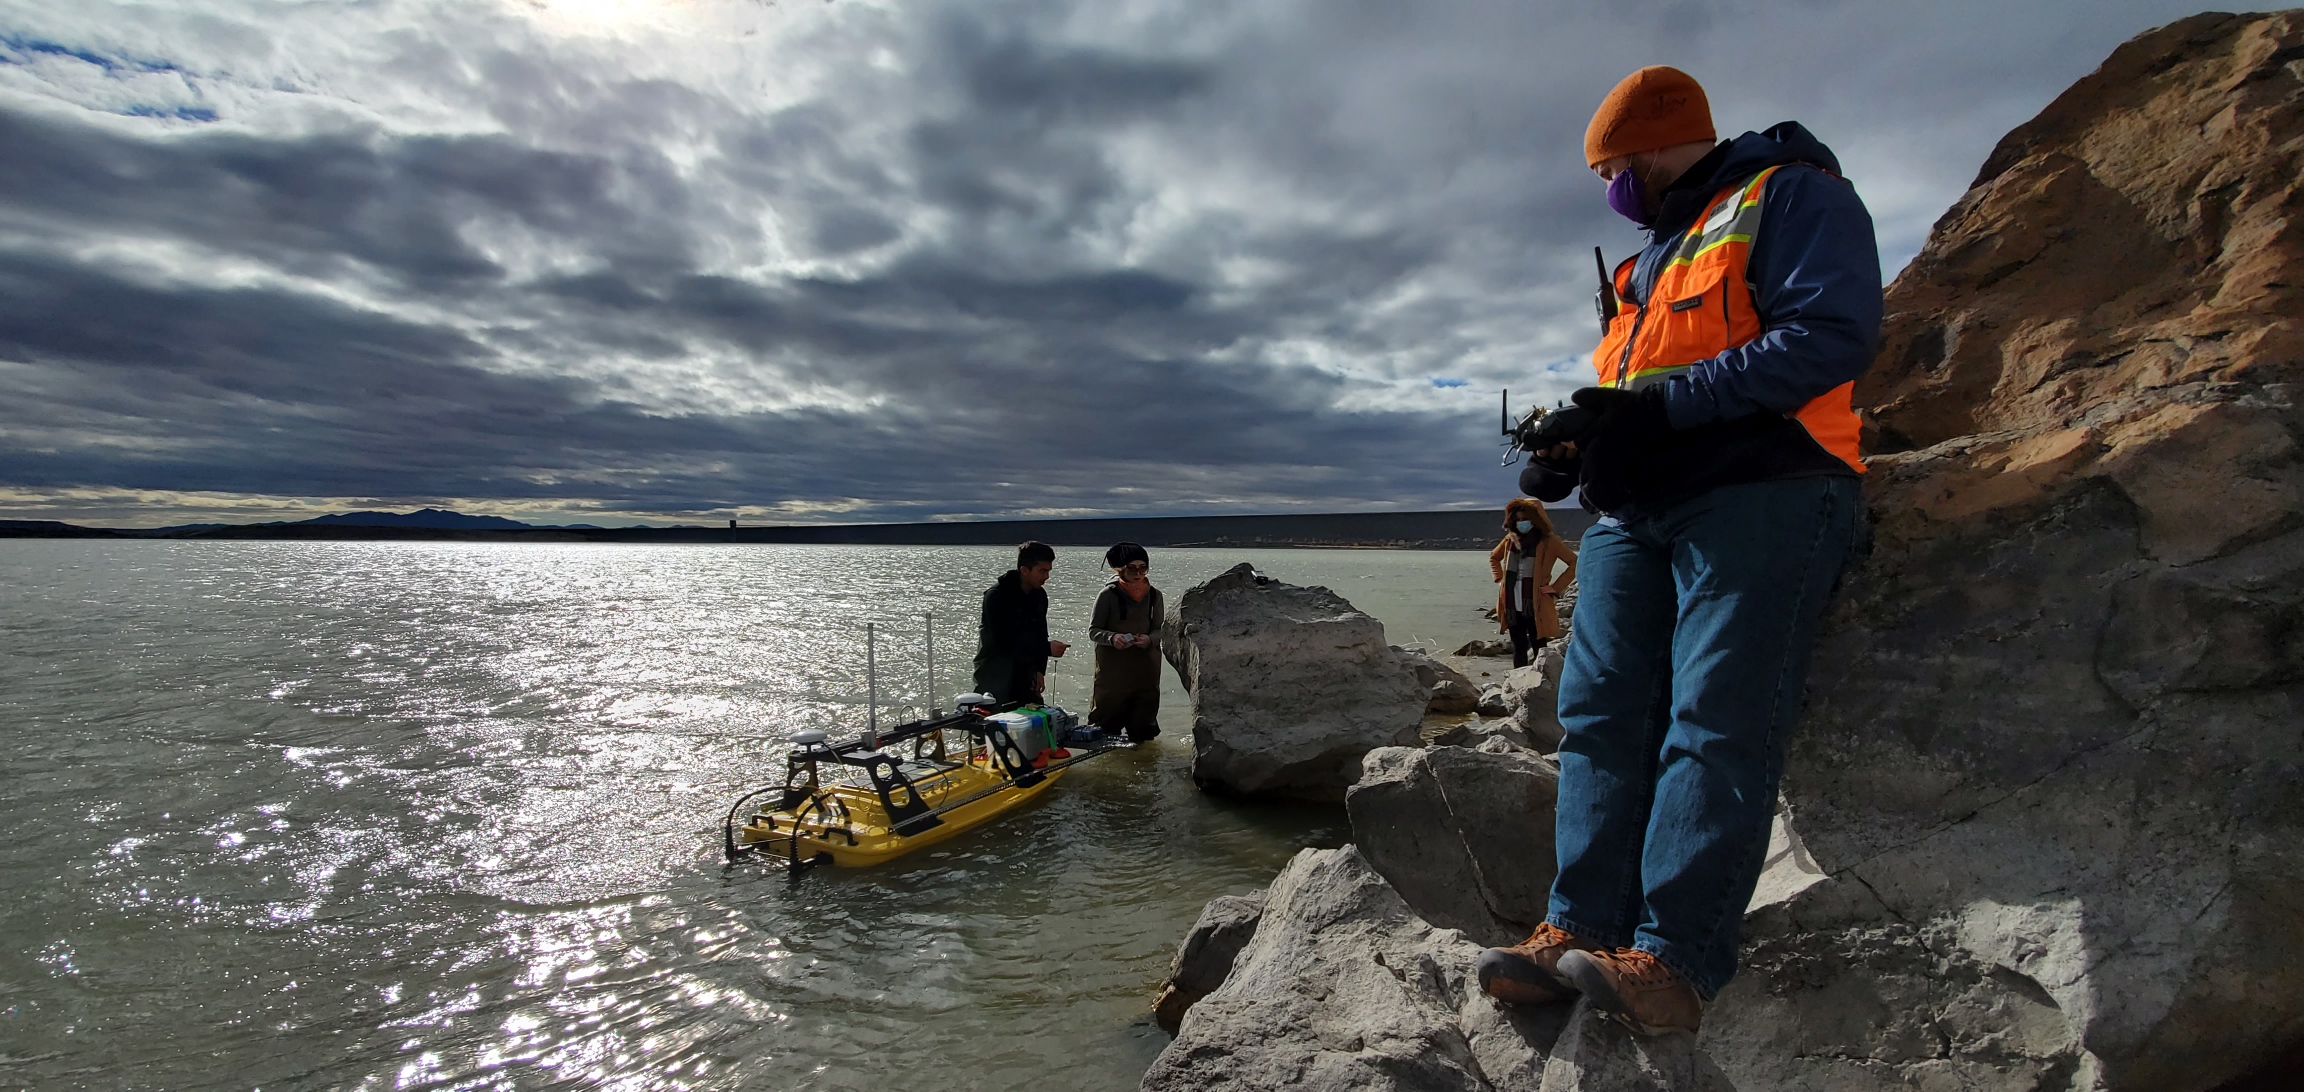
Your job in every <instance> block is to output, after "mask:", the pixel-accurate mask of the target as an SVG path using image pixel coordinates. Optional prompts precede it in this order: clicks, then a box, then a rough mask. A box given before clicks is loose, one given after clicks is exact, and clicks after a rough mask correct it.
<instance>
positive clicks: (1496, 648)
mask: <svg viewBox="0 0 2304 1092" xmlns="http://www.w3.org/2000/svg"><path fill="white" fill-rule="evenodd" d="M1511 654H1512V642H1510V641H1466V642H1464V646H1463V647H1462V648H1459V649H1457V650H1456V655H1458V656H1510V655H1511Z"/></svg>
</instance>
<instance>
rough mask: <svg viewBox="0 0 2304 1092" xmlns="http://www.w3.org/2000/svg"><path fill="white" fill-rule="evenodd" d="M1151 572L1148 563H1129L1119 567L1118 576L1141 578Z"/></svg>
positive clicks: (1149, 563)
mask: <svg viewBox="0 0 2304 1092" xmlns="http://www.w3.org/2000/svg"><path fill="white" fill-rule="evenodd" d="M1151 571H1152V563H1151V562H1149V561H1131V562H1129V563H1127V564H1126V565H1122V566H1120V575H1122V576H1142V575H1143V574H1145V573H1148V572H1151Z"/></svg>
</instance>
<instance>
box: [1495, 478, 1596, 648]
mask: <svg viewBox="0 0 2304 1092" xmlns="http://www.w3.org/2000/svg"><path fill="white" fill-rule="evenodd" d="M1555 563H1559V564H1564V565H1566V566H1567V567H1566V568H1564V569H1562V570H1560V575H1559V576H1553V575H1552V566H1553V565H1554V564H1555ZM1488 571H1489V574H1490V577H1489V578H1490V579H1492V580H1494V581H1496V585H1497V586H1496V628H1497V629H1498V630H1500V631H1502V632H1504V633H1506V634H1509V635H1510V636H1511V638H1512V666H1514V667H1526V666H1528V661H1529V660H1531V659H1533V658H1534V657H1535V653H1536V646H1537V645H1540V644H1543V643H1544V642H1546V641H1553V640H1558V639H1559V637H1560V608H1559V605H1558V602H1557V597H1558V596H1559V594H1560V593H1561V592H1563V591H1566V590H1567V588H1568V583H1569V582H1570V581H1572V580H1574V579H1576V551H1575V550H1574V549H1572V548H1570V547H1569V545H1568V543H1567V542H1566V541H1564V540H1563V539H1561V537H1560V533H1559V532H1557V531H1555V530H1553V529H1552V520H1551V518H1550V517H1549V516H1546V515H1545V514H1544V506H1543V505H1542V504H1539V503H1537V502H1536V501H1533V500H1530V499H1528V498H1526V497H1520V498H1517V499H1515V500H1514V501H1513V502H1512V503H1510V504H1507V505H1505V506H1504V540H1503V541H1501V542H1498V543H1497V544H1496V548H1495V549H1493V550H1490V551H1488Z"/></svg>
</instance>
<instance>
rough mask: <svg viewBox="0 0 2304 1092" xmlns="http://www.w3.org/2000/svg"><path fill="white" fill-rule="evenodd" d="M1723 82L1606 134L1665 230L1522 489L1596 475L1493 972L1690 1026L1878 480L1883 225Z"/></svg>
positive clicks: (1496, 987)
mask: <svg viewBox="0 0 2304 1092" xmlns="http://www.w3.org/2000/svg"><path fill="white" fill-rule="evenodd" d="M1714 137H1715V134H1714V132H1713V128H1712V116H1711V108H1710V106H1709V104H1708V103H1707V101H1706V99H1705V96H1704V90H1703V88H1702V87H1700V86H1698V85H1697V83H1696V81H1695V80H1694V79H1691V78H1690V77H1689V76H1688V75H1687V74H1685V73H1682V72H1679V71H1677V70H1675V69H1670V68H1646V69H1642V70H1640V71H1639V72H1636V73H1634V74H1633V75H1631V76H1630V77H1628V78H1626V79H1625V80H1624V81H1623V82H1622V83H1620V84H1618V85H1617V87H1616V88H1615V90H1613V91H1611V92H1610V93H1609V95H1608V98H1607V99H1606V100H1604V101H1603V102H1602V104H1601V107H1600V110H1599V111H1598V112H1597V113H1596V114H1595V115H1594V117H1593V119H1592V123H1591V126H1590V127H1589V129H1588V130H1587V131H1586V134H1585V157H1586V161H1587V162H1588V163H1589V164H1590V165H1591V167H1592V168H1593V170H1594V171H1595V172H1596V173H1597V174H1598V175H1599V176H1600V177H1601V178H1602V179H1603V180H1605V181H1607V182H1608V183H1609V187H1608V204H1609V206H1610V207H1611V208H1613V209H1615V210H1616V211H1617V212H1619V213H1622V214H1624V215H1625V216H1627V217H1629V218H1631V219H1633V220H1634V221H1636V222H1638V223H1639V224H1640V225H1641V226H1643V227H1645V228H1647V229H1648V231H1649V235H1650V243H1649V245H1648V246H1647V247H1646V248H1645V249H1643V250H1642V251H1641V252H1640V253H1639V254H1638V255H1637V256H1635V257H1633V258H1631V259H1628V260H1626V261H1625V262H1623V263H1622V264H1621V265H1619V266H1618V267H1617V269H1616V272H1615V275H1614V277H1613V278H1612V282H1611V283H1610V284H1608V285H1606V286H1604V287H1603V290H1602V293H1603V294H1602V300H1603V304H1602V313H1603V316H1604V317H1605V318H1606V321H1607V329H1606V333H1605V334H1604V336H1603V337H1602V340H1601V343H1600V346H1599V348H1598V350H1596V351H1595V353H1594V354H1593V371H1594V374H1595V384H1594V385H1593V386H1590V387H1586V388H1584V389H1582V390H1579V391H1577V392H1576V393H1575V395H1574V398H1573V401H1574V405H1573V406H1571V407H1569V408H1567V409H1565V410H1561V411H1556V412H1554V413H1552V414H1549V415H1547V416H1546V417H1544V418H1543V419H1542V420H1541V422H1539V423H1536V424H1535V425H1534V426H1533V427H1532V428H1531V429H1530V430H1529V431H1528V432H1527V433H1526V434H1524V435H1523V436H1521V437H1520V441H1521V444H1522V446H1524V447H1526V448H1528V449H1529V450H1530V451H1531V452H1532V453H1534V458H1533V460H1532V464H1531V466H1530V468H1529V470H1528V472H1527V473H1526V474H1524V475H1523V476H1522V483H1521V488H1522V489H1523V490H1524V491H1526V492H1528V493H1530V494H1533V495H1535V496H1538V497H1542V498H1545V499H1547V500H1556V499H1559V498H1561V497H1564V496H1566V495H1567V494H1568V493H1569V491H1570V490H1571V489H1576V488H1581V491H1582V499H1583V502H1584V504H1585V506H1586V507H1587V508H1588V509H1590V510H1592V511H1594V512H1597V513H1599V514H1600V516H1601V518H1600V520H1599V521H1598V523H1596V524H1595V525H1594V526H1593V527H1592V528H1591V529H1589V530H1587V531H1586V532H1585V534H1584V538H1583V542H1582V548H1581V550H1580V551H1579V556H1578V564H1579V569H1580V581H1581V588H1580V596H1579V599H1578V602H1577V611H1576V624H1575V629H1574V632H1573V636H1572V638H1571V639H1570V642H1569V648H1568V655H1567V659H1566V662H1565V664H1564V666H1563V673H1562V677H1561V680H1560V722H1561V725H1562V727H1563V728H1565V729H1566V732H1567V734H1566V738H1565V739H1563V740H1562V742H1561V744H1560V753H1559V760H1560V795H1559V804H1558V807H1557V809H1556V811H1555V813H1554V824H1555V841H1556V846H1557V852H1558V857H1559V872H1558V874H1557V876H1556V878H1555V879H1554V881H1553V885H1552V899H1551V905H1550V908H1549V911H1548V913H1547V915H1546V919H1545V922H1544V924H1542V925H1540V926H1538V927H1537V929H1536V931H1535V933H1534V935H1532V936H1530V937H1529V938H1528V939H1527V940H1525V941H1523V942H1521V943H1520V944H1517V945H1514V946H1512V947H1509V948H1492V949H1489V950H1488V951H1487V952H1485V953H1483V954H1482V956H1481V959H1480V963H1479V975H1480V981H1481V985H1482V987H1483V988H1484V989H1486V990H1487V991H1488V992H1489V993H1490V994H1491V995H1493V996H1495V997H1497V998H1500V999H1502V1000H1506V1001H1511V1002H1516V1003H1522V1004H1533V1003H1543V1002H1549V1001H1564V1000H1568V999H1571V998H1573V997H1575V996H1576V995H1577V994H1578V993H1582V994H1583V995H1584V996H1585V997H1587V998H1589V999H1590V1000H1591V1001H1592V1003H1593V1004H1594V1005H1595V1006H1597V1007H1599V1008H1601V1009H1603V1010H1605V1011H1608V1012H1610V1013H1612V1014H1614V1015H1616V1016H1617V1017H1619V1018H1620V1019H1622V1020H1623V1021H1624V1022H1625V1023H1628V1024H1630V1025H1632V1026H1633V1027H1634V1028H1636V1029H1640V1030H1643V1031H1649V1032H1654V1031H1663V1030H1689V1031H1693V1030H1694V1029H1695V1028H1696V1027H1697V1026H1698V1024H1699V1022H1700V1021H1701V1019H1702V1015H1703V1009H1704V1005H1705V1003H1706V1002H1707V1001H1708V1000H1709V999H1710V998H1711V997H1712V996H1713V995H1715V994H1716V993H1718V992H1719V990H1720V989H1721V987H1722V986H1724V985H1726V984H1727V982H1728V979H1729V977H1730V976H1731V975H1733V974H1734V973H1735V970H1736V954H1737V948H1738V945H1739V944H1740V940H1741V938H1740V934H1739V932H1738V929H1739V925H1740V922H1741V920H1742V916H1743V913H1744V908H1745V905H1746V904H1747V903H1748V902H1749V901H1750V900H1751V896H1752V889H1753V886H1754V884H1755V882H1756V881H1757V879H1758V877H1759V872H1760V864H1761V861H1762V859H1763V857H1765V856H1766V850H1767V843H1768V833H1769V824H1770V819H1771V817H1772V815H1773V813H1774V811H1775V805H1776V789H1777V780H1778V777H1779V774H1780V773H1781V770H1782V767H1783V754H1784V743H1785V740H1786V738H1787V737H1788V736H1789V735H1790V734H1791V732H1792V729H1793V726H1794V721H1795V718H1796V715H1797V713H1798V711H1799V708H1800V703H1801V697H1802V693H1803V690H1804V686H1805V682H1806V675H1807V668H1808V659H1809V652H1810V650H1811V648H1812V647H1813V645H1814V641H1815V634H1816V627H1817V623H1818V620H1819V618H1820V617H1821V616H1822V613H1823V608H1824V603H1825V600H1826V598H1827V597H1828V596H1829V595H1830V593H1831V591H1832V588H1833V586H1834V585H1835V583H1836V582H1837V580H1838V578H1839V574H1840V570H1841V567H1842V566H1843V564H1844V563H1845V562H1846V559H1847V556H1848V553H1849V549H1850V545H1851V543H1852V542H1853V540H1854V536H1855V527H1856V520H1857V517H1858V512H1859V503H1860V501H1859V496H1858V489H1857V483H1858V481H1859V475H1861V474H1862V473H1863V472H1864V464H1863V460H1862V459H1861V458H1860V457H1859V456H1858V454H1857V450H1856V440H1857V432H1858V423H1857V419H1856V416H1855V413H1854V411H1853V409H1852V408H1851V406H1850V392H1851V390H1852V389H1853V385H1854V381H1855V379H1856V378H1857V377H1858V376H1860V375H1862V374H1863V372H1864V370H1865V368H1866V367H1867V366H1868V365H1869V364H1870V363H1871V359H1872V354H1873V351H1874V349H1875V347H1876V343H1877V341H1878V338H1879V330H1880V307H1881V301H1880V259H1879V254H1878V251H1877V249H1876V246H1875V243H1874V241H1873V235H1872V221H1871V217H1870V215H1869V214H1868V213H1867V212H1866V211H1865V209H1864V203H1863V202H1862V201H1861V200H1860V199H1858V197H1857V196H1856V191H1855V189H1854V188H1853V187H1851V186H1850V185H1849V184H1848V183H1847V182H1846V181H1845V180H1843V179H1842V178H1840V177H1839V161H1838V160H1837V159H1835V158H1834V157H1833V155H1832V152H1831V151H1830V150H1829V149H1827V148H1825V147H1824V145H1823V144H1821V143H1819V142H1818V141H1817V140H1816V138H1814V137H1812V136H1810V135H1809V134H1808V132H1807V130H1805V129H1803V128H1801V127H1800V126H1799V125H1797V124H1794V123H1791V122H1786V123H1784V124H1781V125H1778V126H1776V127H1774V128H1772V129H1769V130H1768V131H1766V132H1764V133H1746V134H1744V135H1743V136H1740V137H1737V138H1736V139H1734V140H1729V141H1720V142H1715V140H1714Z"/></svg>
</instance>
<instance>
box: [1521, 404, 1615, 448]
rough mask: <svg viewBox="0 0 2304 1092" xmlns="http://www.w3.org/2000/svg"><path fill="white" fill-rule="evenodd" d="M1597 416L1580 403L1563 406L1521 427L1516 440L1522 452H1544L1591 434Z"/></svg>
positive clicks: (1598, 419)
mask: <svg viewBox="0 0 2304 1092" xmlns="http://www.w3.org/2000/svg"><path fill="white" fill-rule="evenodd" d="M1599 423H1600V415H1599V414H1598V413H1595V412H1593V411H1592V410H1589V409H1586V408H1584V407H1583V406H1562V407H1561V408H1559V409H1556V410H1552V411H1550V412H1548V413H1546V414H1544V415H1543V416H1541V417H1536V418H1532V419H1530V420H1529V422H1528V423H1527V424H1526V425H1524V426H1522V428H1521V429H1520V435H1519V436H1518V437H1516V438H1515V439H1516V440H1517V441H1518V442H1519V445H1520V450H1522V451H1530V452H1534V451H1546V450H1549V449H1551V448H1555V447H1558V446H1560V445H1561V444H1572V443H1575V442H1576V441H1578V440H1581V439H1583V438H1584V437H1586V436H1589V435H1591V433H1592V429H1593V427H1594V426H1596V425H1598V424H1599Z"/></svg>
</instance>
